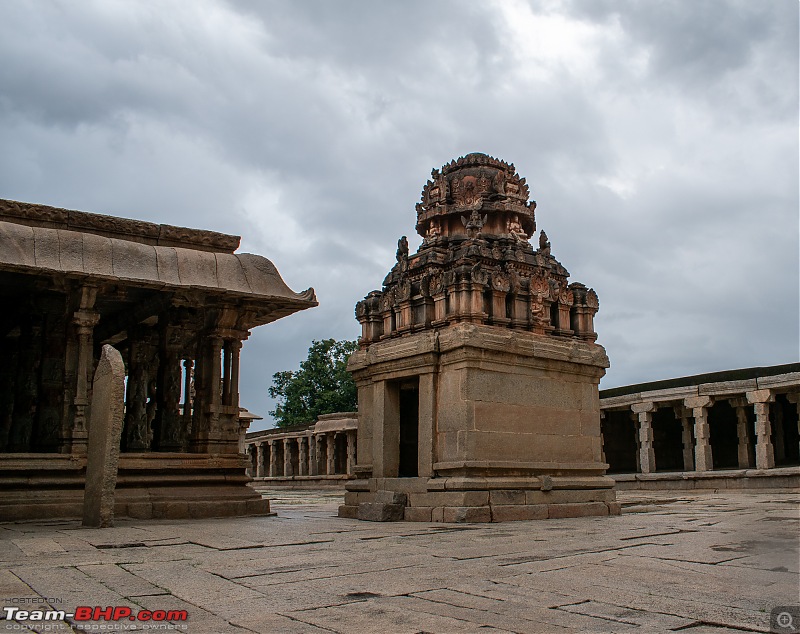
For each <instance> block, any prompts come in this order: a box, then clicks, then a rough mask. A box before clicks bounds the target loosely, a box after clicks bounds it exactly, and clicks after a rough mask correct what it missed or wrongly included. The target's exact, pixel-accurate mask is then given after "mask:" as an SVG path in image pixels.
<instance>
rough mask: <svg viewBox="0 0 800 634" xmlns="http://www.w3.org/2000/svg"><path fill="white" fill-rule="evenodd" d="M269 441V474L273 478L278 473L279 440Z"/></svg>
mask: <svg viewBox="0 0 800 634" xmlns="http://www.w3.org/2000/svg"><path fill="white" fill-rule="evenodd" d="M267 442H268V443H269V475H270V477H271V478H275V477H277V475H278V456H277V452H276V451H275V447H276V444H277V441H275V440H269V441H267Z"/></svg>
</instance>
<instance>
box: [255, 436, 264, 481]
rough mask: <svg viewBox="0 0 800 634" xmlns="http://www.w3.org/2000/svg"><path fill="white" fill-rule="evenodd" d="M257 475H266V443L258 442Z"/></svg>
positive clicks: (261, 476) (259, 476)
mask: <svg viewBox="0 0 800 634" xmlns="http://www.w3.org/2000/svg"><path fill="white" fill-rule="evenodd" d="M256 477H257V478H263V477H264V443H263V442H259V443H256Z"/></svg>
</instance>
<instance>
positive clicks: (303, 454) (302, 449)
mask: <svg viewBox="0 0 800 634" xmlns="http://www.w3.org/2000/svg"><path fill="white" fill-rule="evenodd" d="M307 443H308V438H306V437H305V436H301V437H300V438H298V439H297V453H298V461H297V468H298V474H297V475H301V476H305V475H308V451H307V450H306V447H307V446H308V445H307Z"/></svg>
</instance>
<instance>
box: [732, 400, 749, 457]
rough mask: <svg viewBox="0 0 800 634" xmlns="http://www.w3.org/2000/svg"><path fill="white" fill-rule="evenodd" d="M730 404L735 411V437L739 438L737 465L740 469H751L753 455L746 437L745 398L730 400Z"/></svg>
mask: <svg viewBox="0 0 800 634" xmlns="http://www.w3.org/2000/svg"><path fill="white" fill-rule="evenodd" d="M730 404H731V406H732V407H734V408H735V409H736V435H737V437H738V438H739V445H738V450H737V451H738V464H739V468H740V469H752V468H753V467H754V466H755V455H754V454H753V447H752V445H751V444H750V439H749V438H748V436H747V410H746V409H745V408H746V407H747V406H748V403H747V399H746V398H732V399H730Z"/></svg>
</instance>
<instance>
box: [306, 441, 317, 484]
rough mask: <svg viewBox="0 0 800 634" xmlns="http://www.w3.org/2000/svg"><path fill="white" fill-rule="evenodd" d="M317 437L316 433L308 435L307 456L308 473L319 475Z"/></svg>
mask: <svg viewBox="0 0 800 634" xmlns="http://www.w3.org/2000/svg"><path fill="white" fill-rule="evenodd" d="M318 442H319V439H318V438H317V435H316V434H311V435H310V436H309V437H308V445H309V447H308V448H309V451H308V453H309V456H308V475H312V476H315V475H319V463H318V462H317V461H318V460H319V458H318V453H317V443H318Z"/></svg>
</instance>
